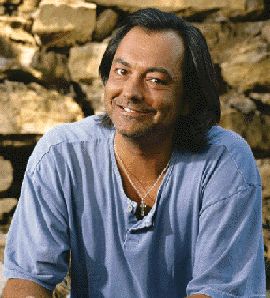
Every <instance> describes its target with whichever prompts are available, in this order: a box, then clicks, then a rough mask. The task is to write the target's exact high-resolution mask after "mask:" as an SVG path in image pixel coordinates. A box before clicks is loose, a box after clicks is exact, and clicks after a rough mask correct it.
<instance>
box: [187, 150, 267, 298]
mask: <svg viewBox="0 0 270 298" xmlns="http://www.w3.org/2000/svg"><path fill="white" fill-rule="evenodd" d="M247 167H254V165H253V163H252V164H251V163H249V164H247ZM249 170H252V169H249ZM253 170H254V171H256V168H255V167H254V169H253ZM253 170H252V171H253ZM254 177H255V175H254ZM261 204H262V195H261V185H260V183H257V184H255V183H254V184H251V183H246V182H245V181H244V179H243V175H242V171H239V169H237V168H236V169H235V166H234V161H232V159H231V157H230V156H229V155H227V156H226V157H224V158H223V161H219V163H218V165H217V169H216V170H215V171H214V172H213V174H212V176H211V179H210V182H209V183H208V185H207V186H206V188H205V191H204V198H203V202H202V205H203V207H202V209H201V212H200V216H199V231H198V236H197V242H196V248H195V252H194V263H193V278H192V280H191V281H190V282H189V283H188V286H187V295H192V294H195V293H201V294H205V295H209V296H210V297H213V298H233V297H254V298H255V297H257V298H258V297H265V288H266V286H265V267H264V258H263V253H264V252H263V237H262V211H261Z"/></svg>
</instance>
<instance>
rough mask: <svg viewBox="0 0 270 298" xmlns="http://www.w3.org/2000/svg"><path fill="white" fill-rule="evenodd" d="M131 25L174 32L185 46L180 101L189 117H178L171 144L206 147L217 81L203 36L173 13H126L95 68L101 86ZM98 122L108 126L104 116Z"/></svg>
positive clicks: (215, 116)
mask: <svg viewBox="0 0 270 298" xmlns="http://www.w3.org/2000/svg"><path fill="white" fill-rule="evenodd" d="M135 26H139V27H142V28H146V29H148V30H152V31H160V30H174V31H176V32H178V33H179V34H180V36H181V37H182V38H183V41H184V44H185V57H184V76H183V86H184V100H186V101H187V103H188V106H189V114H188V115H187V116H180V117H179V119H178V121H177V124H176V128H175V134H174V142H175V145H176V146H177V147H179V148H182V149H183V148H184V149H187V150H191V151H198V150H200V149H201V148H203V147H204V146H205V145H207V131H208V129H209V128H210V127H211V126H213V125H215V124H217V123H218V122H219V120H220V102H219V96H218V90H217V80H216V75H215V71H214V67H213V64H212V60H211V57H210V54H209V50H208V46H207V43H206V41H205V38H204V36H203V35H202V33H201V32H200V31H199V29H197V28H195V27H194V26H192V25H191V24H189V23H188V22H186V21H184V20H183V19H182V18H180V17H177V16H176V15H175V14H173V13H167V12H162V11H160V10H158V9H154V8H147V9H141V10H138V11H137V12H135V13H133V14H130V15H129V16H128V17H127V18H126V19H125V20H124V22H123V23H122V24H121V25H120V27H119V28H118V30H117V31H116V33H115V35H114V36H113V37H112V39H111V40H110V42H109V44H108V47H107V49H106V51H105V53H104V55H103V58H102V60H101V63H100V66H99V73H100V76H101V79H102V81H103V84H104V85H106V82H107V80H108V77H109V73H110V69H111V65H112V61H113V58H114V55H115V52H116V50H117V48H118V46H119V44H120V42H121V40H122V39H123V38H124V36H125V35H126V34H127V33H128V32H129V31H130V30H131V29H132V28H133V27H135ZM101 123H102V125H104V126H106V127H112V126H113V123H112V122H111V119H110V118H109V116H108V115H107V114H104V115H102V116H101Z"/></svg>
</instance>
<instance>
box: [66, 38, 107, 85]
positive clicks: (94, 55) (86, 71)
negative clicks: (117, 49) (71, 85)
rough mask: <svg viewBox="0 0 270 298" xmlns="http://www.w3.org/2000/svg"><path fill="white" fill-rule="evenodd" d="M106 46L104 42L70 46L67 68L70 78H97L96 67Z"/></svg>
mask: <svg viewBox="0 0 270 298" xmlns="http://www.w3.org/2000/svg"><path fill="white" fill-rule="evenodd" d="M106 47H107V44H106V43H90V44H87V45H85V46H81V47H73V48H71V49H70V55H69V62H68V68H69V72H70V76H71V78H72V80H73V81H76V82H79V81H81V82H89V81H91V80H92V79H96V78H98V77H99V74H98V67H99V64H100V61H101V59H102V56H103V53H104V51H105V49H106Z"/></svg>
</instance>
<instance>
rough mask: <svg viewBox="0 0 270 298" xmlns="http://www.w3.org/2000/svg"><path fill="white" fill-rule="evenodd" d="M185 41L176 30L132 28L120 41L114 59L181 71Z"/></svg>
mask: <svg viewBox="0 0 270 298" xmlns="http://www.w3.org/2000/svg"><path fill="white" fill-rule="evenodd" d="M184 51H185V47H184V42H183V39H182V38H181V36H180V34H179V33H177V32H176V31H174V30H162V31H152V30H148V29H145V28H141V27H134V28H132V29H131V30H130V31H129V32H128V33H127V34H126V35H125V36H124V38H123V39H122V41H121V42H120V44H119V46H118V48H117V50H116V53H115V56H114V59H116V58H121V59H122V60H124V61H127V62H128V63H132V64H135V65H140V64H142V65H143V66H149V67H156V66H158V67H165V68H170V69H171V70H175V71H178V72H179V67H180V66H181V65H182V62H183V59H184Z"/></svg>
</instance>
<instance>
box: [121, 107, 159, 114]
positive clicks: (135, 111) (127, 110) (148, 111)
mask: <svg viewBox="0 0 270 298" xmlns="http://www.w3.org/2000/svg"><path fill="white" fill-rule="evenodd" d="M120 107H121V109H122V111H124V113H127V114H129V115H146V114H153V111H150V110H137V109H136V110H135V109H130V108H128V107H123V106H120Z"/></svg>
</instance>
